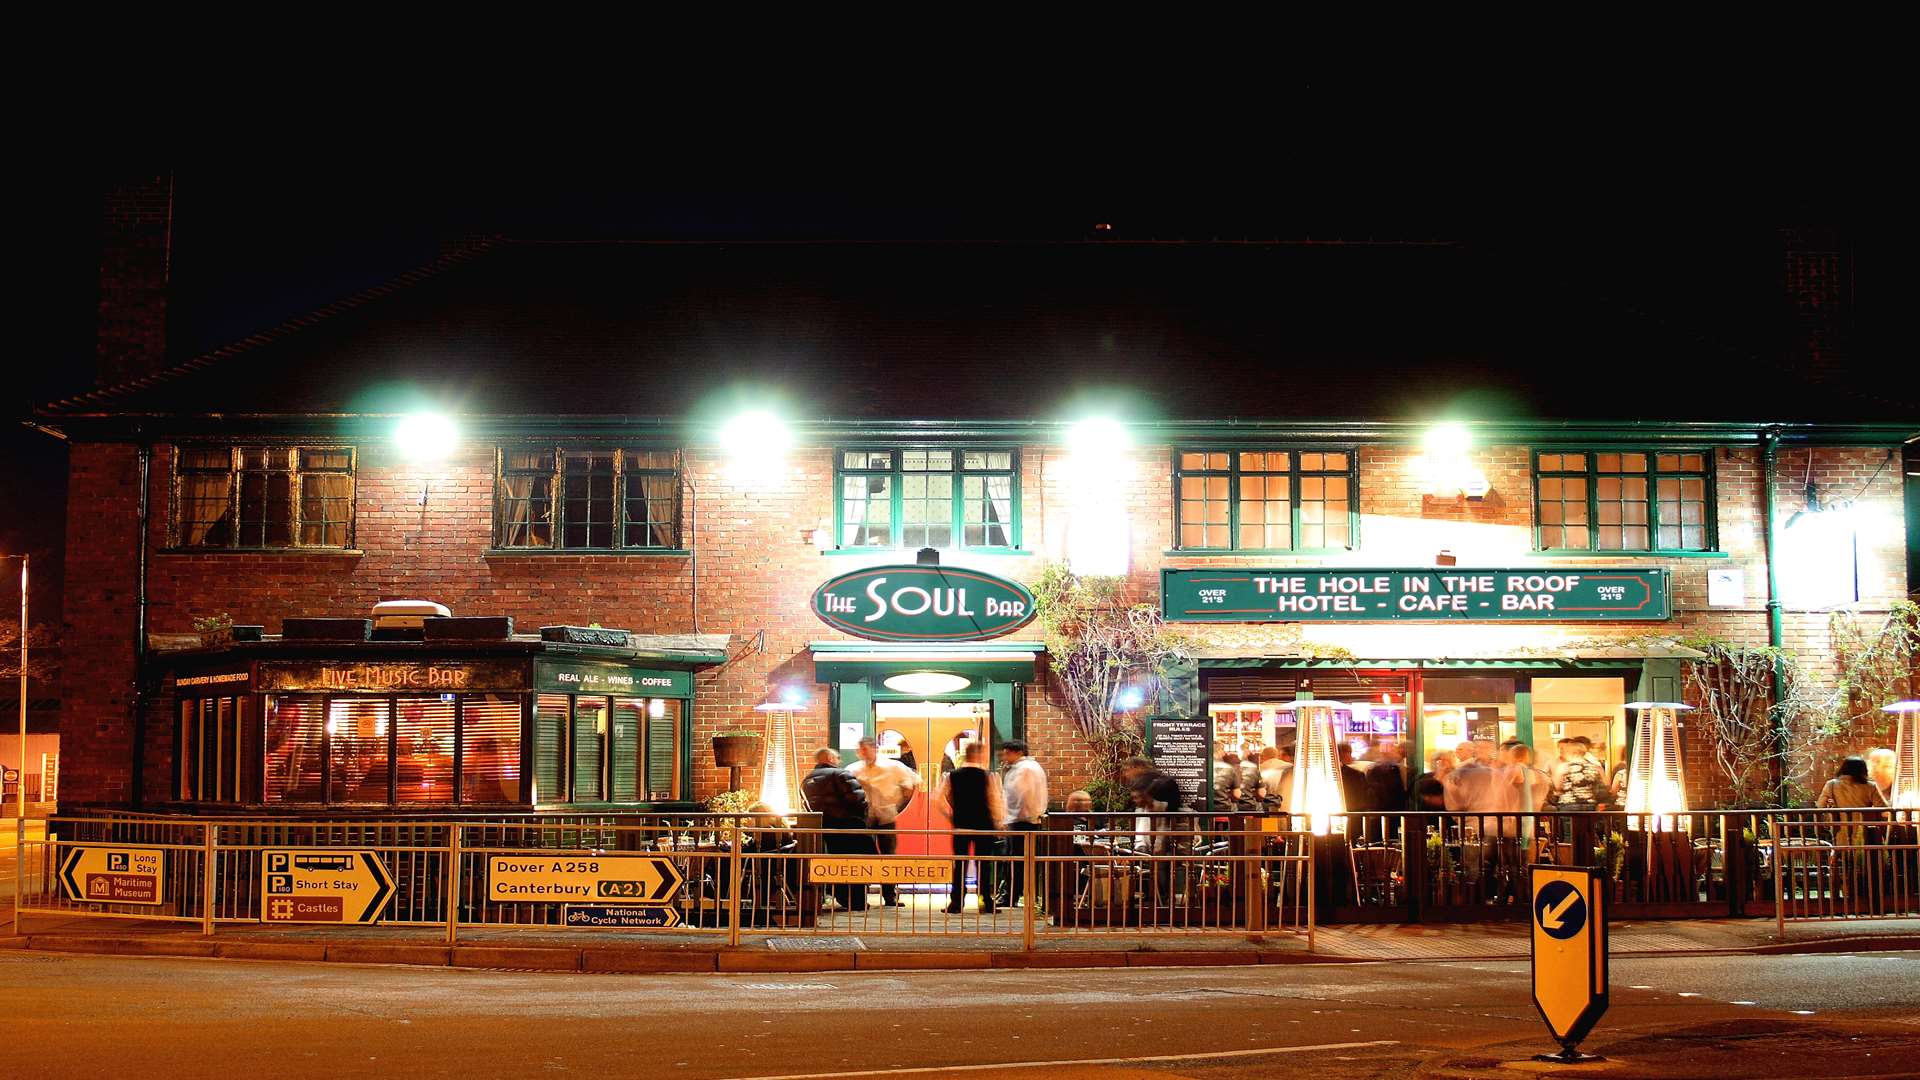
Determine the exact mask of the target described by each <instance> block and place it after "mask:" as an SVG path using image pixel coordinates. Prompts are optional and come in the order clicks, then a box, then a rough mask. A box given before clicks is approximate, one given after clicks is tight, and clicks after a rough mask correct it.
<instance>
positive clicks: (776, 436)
mask: <svg viewBox="0 0 1920 1080" xmlns="http://www.w3.org/2000/svg"><path fill="white" fill-rule="evenodd" d="M792 446H793V431H792V429H791V428H789V427H787V423H786V421H784V420H782V419H780V418H779V417H778V416H775V415H774V414H773V413H771V412H769V411H767V410H766V409H749V410H748V411H746V412H743V413H739V414H737V415H735V416H734V417H733V418H732V419H730V420H728V421H727V422H726V423H724V424H722V425H720V447H721V449H723V450H725V451H726V452H727V456H728V457H730V458H732V459H733V460H734V461H736V462H741V463H745V464H759V463H764V462H767V461H772V460H778V459H779V458H780V457H782V456H784V455H785V454H786V452H787V450H788V449H789V448H790V447H792Z"/></svg>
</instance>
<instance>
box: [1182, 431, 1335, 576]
mask: <svg viewBox="0 0 1920 1080" xmlns="http://www.w3.org/2000/svg"><path fill="white" fill-rule="evenodd" d="M1173 486H1174V529H1173V535H1174V546H1175V547H1177V548H1178V549H1179V550H1181V551H1262V552H1281V551H1287V552H1299V551H1344V550H1348V549H1351V548H1352V547H1353V546H1354V536H1355V534H1356V532H1357V528H1356V526H1357V523H1358V518H1359V500H1358V498H1357V496H1356V493H1355V483H1354V455H1353V454H1352V453H1351V452H1349V451H1345V450H1333V451H1325V450H1271V449H1267V450H1205V449H1190V450H1188V449H1183V450H1179V451H1176V452H1175V454H1174V472H1173Z"/></svg>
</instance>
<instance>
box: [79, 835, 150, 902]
mask: <svg viewBox="0 0 1920 1080" xmlns="http://www.w3.org/2000/svg"><path fill="white" fill-rule="evenodd" d="M165 865H166V852H165V849H163V848H156V847H129V846H125V845H122V846H118V847H91V846H87V847H75V848H69V849H68V850H67V857H66V858H64V859H62V860H61V861H60V884H61V887H62V888H64V889H65V890H66V893H67V899H69V900H72V901H75V902H76V903H94V904H164V903H166V900H167V888H166V875H165V874H164V873H163V872H162V868H163V867H164V866H165Z"/></svg>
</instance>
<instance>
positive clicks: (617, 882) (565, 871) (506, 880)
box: [487, 855, 686, 905]
mask: <svg viewBox="0 0 1920 1080" xmlns="http://www.w3.org/2000/svg"><path fill="white" fill-rule="evenodd" d="M685 884H686V878H685V877H684V876H682V875H681V873H680V871H679V869H678V868H677V867H675V866H674V865H673V860H672V859H669V858H666V857H664V856H660V855H545V856H539V855H495V856H494V857H493V858H491V859H489V860H487V898H488V899H490V900H519V901H523V902H524V901H533V902H535V903H541V902H545V903H570V904H592V903H596V902H598V903H606V902H609V901H611V902H614V903H620V904H635V905H658V904H671V903H673V900H674V897H675V896H676V895H678V894H679V892H680V887H681V886H682V885H685Z"/></svg>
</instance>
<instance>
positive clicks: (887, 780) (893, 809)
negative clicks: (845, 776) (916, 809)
mask: <svg viewBox="0 0 1920 1080" xmlns="http://www.w3.org/2000/svg"><path fill="white" fill-rule="evenodd" d="M847 771H848V772H850V773H852V774H853V777H854V779H856V780H858V781H860V788H861V790H863V791H865V792H866V793H867V828H869V829H871V830H873V844H874V847H875V848H876V849H878V850H879V852H880V853H881V854H882V855H891V854H893V853H894V852H895V851H897V850H898V849H899V846H900V837H899V836H898V835H896V834H895V832H894V825H895V822H896V820H897V819H898V818H899V817H900V811H902V810H905V809H906V808H907V804H908V803H910V802H912V801H913V793H914V791H915V790H917V789H918V788H919V787H920V774H919V773H917V772H915V771H913V770H912V769H909V768H907V767H906V766H905V765H902V764H900V763H899V762H898V761H894V760H893V759H891V758H882V757H881V756H880V744H879V742H877V741H875V739H874V738H873V737H872V736H871V735H869V736H867V737H866V738H864V739H861V740H860V760H859V761H856V762H854V763H853V764H851V765H849V766H847ZM880 903H881V904H882V905H883V906H885V907H899V906H900V887H899V886H898V885H882V886H880Z"/></svg>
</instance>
